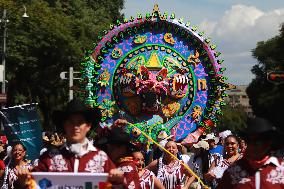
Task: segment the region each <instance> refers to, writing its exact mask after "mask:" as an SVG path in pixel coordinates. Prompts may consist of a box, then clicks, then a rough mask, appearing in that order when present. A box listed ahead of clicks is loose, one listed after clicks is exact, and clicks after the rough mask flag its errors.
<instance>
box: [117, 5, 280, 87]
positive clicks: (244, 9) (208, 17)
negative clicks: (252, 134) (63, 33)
mask: <svg viewBox="0 0 284 189" xmlns="http://www.w3.org/2000/svg"><path fill="white" fill-rule="evenodd" d="M154 4H158V5H159V8H160V11H161V12H162V13H163V12H166V11H167V12H168V13H175V14H176V17H177V18H181V17H183V18H184V20H185V21H190V22H191V23H192V25H197V26H199V31H205V36H208V37H211V39H212V41H213V43H214V44H216V45H217V47H218V48H217V50H218V51H220V52H221V53H222V57H221V58H223V59H224V60H225V62H224V66H225V67H226V68H227V71H226V73H225V75H227V76H228V77H229V82H230V83H233V84H237V85H242V84H249V83H250V82H251V80H252V78H253V77H254V75H253V74H252V73H251V72H250V70H251V68H252V66H253V65H255V64H256V63H257V61H256V59H254V58H252V56H251V49H253V48H255V47H256V43H257V42H258V41H265V40H267V39H269V38H271V37H273V36H275V35H277V34H278V33H279V29H280V27H279V26H280V23H284V0H125V8H124V9H123V11H122V12H123V13H124V14H125V17H126V18H129V17H130V16H136V14H137V13H138V12H139V13H143V14H144V15H145V14H146V13H147V12H152V9H153V7H154Z"/></svg>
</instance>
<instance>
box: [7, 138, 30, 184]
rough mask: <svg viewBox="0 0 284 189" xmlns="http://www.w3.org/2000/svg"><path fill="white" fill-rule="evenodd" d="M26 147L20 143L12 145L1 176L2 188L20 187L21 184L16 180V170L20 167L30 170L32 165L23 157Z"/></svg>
mask: <svg viewBox="0 0 284 189" xmlns="http://www.w3.org/2000/svg"><path fill="white" fill-rule="evenodd" d="M25 156H26V148H25V147H24V145H23V144H21V143H15V144H14V145H13V146H12V154H11V159H10V160H9V162H8V164H7V166H6V168H5V170H4V176H3V186H2V188H4V189H14V188H15V189H18V188H21V187H22V186H21V185H22V184H21V182H20V181H19V180H18V171H19V170H20V169H27V170H31V169H32V165H31V164H30V163H29V161H28V160H26V158H25Z"/></svg>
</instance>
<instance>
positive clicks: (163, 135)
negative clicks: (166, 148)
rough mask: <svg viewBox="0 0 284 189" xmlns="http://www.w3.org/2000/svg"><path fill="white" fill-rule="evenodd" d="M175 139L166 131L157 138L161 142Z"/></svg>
mask: <svg viewBox="0 0 284 189" xmlns="http://www.w3.org/2000/svg"><path fill="white" fill-rule="evenodd" d="M171 137H173V135H168V134H167V132H166V131H161V132H160V133H159V135H158V136H157V139H159V140H167V139H169V138H171Z"/></svg>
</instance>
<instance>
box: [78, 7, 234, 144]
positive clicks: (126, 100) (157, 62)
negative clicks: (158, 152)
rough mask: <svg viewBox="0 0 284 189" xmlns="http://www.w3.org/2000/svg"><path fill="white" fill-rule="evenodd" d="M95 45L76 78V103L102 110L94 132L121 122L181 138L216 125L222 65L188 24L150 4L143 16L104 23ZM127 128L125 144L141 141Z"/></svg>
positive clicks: (222, 92) (222, 87) (220, 103)
mask: <svg viewBox="0 0 284 189" xmlns="http://www.w3.org/2000/svg"><path fill="white" fill-rule="evenodd" d="M99 40H100V41H99V43H98V44H94V49H93V50H90V51H89V53H88V54H87V55H86V56H85V58H84V61H82V63H81V65H82V66H83V69H82V80H81V81H82V88H83V89H82V90H83V91H84V93H82V98H84V99H85V102H86V103H87V104H89V105H92V106H98V107H99V108H100V109H101V111H102V115H103V118H102V120H101V126H102V127H107V126H108V125H110V124H111V123H112V122H113V121H114V120H116V119H117V118H124V119H126V120H128V121H129V122H130V123H133V124H135V125H136V126H137V127H138V128H139V129H141V130H143V131H144V132H146V133H148V134H149V135H150V136H152V137H153V138H154V139H156V136H157V135H158V133H159V132H160V131H162V130H164V131H166V132H167V133H168V134H170V133H171V134H174V135H175V138H176V140H181V139H183V138H185V137H186V136H187V135H188V134H189V133H191V132H192V131H194V130H196V129H197V128H198V127H205V128H206V129H207V130H210V128H211V127H212V126H214V124H216V122H217V117H218V115H221V114H222V112H221V109H220V106H223V105H225V103H224V101H223V97H225V96H226V93H225V89H226V88H227V86H228V84H226V83H225V80H226V79H227V78H226V77H224V76H222V73H223V72H224V71H225V68H222V67H221V64H222V63H223V60H218V59H217V58H218V57H219V55H220V54H221V53H220V52H217V51H215V49H216V45H213V44H211V43H210V39H209V38H204V37H203V32H199V33H198V32H197V27H196V26H193V27H191V26H190V22H187V23H183V19H179V20H177V19H176V18H175V15H174V14H171V15H168V14H167V13H164V14H163V15H162V14H161V13H160V11H159V8H158V6H157V5H155V7H154V10H153V12H152V13H151V14H150V13H147V14H146V16H145V17H142V15H141V14H138V16H137V18H133V17H131V18H130V19H129V20H127V19H125V20H124V21H123V22H121V21H117V23H116V24H111V25H110V29H109V30H105V31H103V36H99ZM132 128H133V127H128V128H127V130H128V131H129V133H131V136H132V137H133V139H136V140H138V141H141V142H144V141H146V139H145V138H143V136H142V135H140V133H139V132H138V131H137V130H135V129H132Z"/></svg>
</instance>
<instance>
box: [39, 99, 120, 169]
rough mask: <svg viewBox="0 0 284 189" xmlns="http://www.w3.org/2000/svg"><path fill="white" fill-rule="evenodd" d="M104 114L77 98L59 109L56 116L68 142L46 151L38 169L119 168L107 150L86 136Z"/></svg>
mask: <svg viewBox="0 0 284 189" xmlns="http://www.w3.org/2000/svg"><path fill="white" fill-rule="evenodd" d="M100 117H101V113H100V111H99V110H98V109H94V108H89V107H87V106H86V105H85V104H84V103H83V102H81V101H80V100H77V99H74V100H72V101H70V102H69V103H68V104H67V107H66V109H65V111H60V112H57V119H55V121H56V123H57V124H59V125H61V127H62V126H63V128H64V131H65V135H66V140H67V142H66V144H64V145H62V146H61V147H59V148H53V149H52V150H48V151H47V152H45V153H44V154H43V155H42V156H41V157H40V159H39V162H38V166H36V167H35V168H34V171H41V172H91V173H103V172H109V171H110V170H111V169H113V168H115V165H114V164H113V162H112V161H111V160H110V158H109V157H108V156H107V154H106V153H105V152H104V151H102V150H99V149H98V148H96V147H95V146H93V144H92V143H91V142H90V141H89V140H88V139H87V137H86V135H87V133H88V131H90V129H91V127H92V125H95V124H97V123H98V122H99V120H100Z"/></svg>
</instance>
